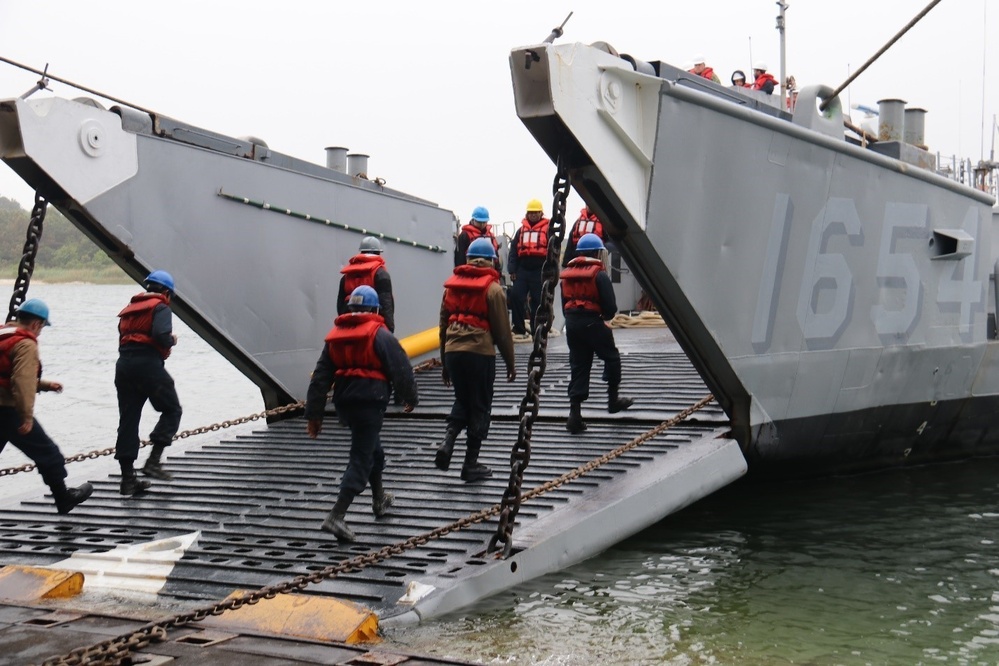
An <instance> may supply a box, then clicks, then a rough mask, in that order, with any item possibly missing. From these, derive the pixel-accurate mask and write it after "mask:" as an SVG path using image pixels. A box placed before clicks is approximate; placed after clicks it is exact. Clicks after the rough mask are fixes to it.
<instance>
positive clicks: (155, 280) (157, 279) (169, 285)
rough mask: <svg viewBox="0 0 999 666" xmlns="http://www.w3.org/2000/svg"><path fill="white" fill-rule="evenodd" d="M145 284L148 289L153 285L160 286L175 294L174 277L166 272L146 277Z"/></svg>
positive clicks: (157, 272)
mask: <svg viewBox="0 0 999 666" xmlns="http://www.w3.org/2000/svg"><path fill="white" fill-rule="evenodd" d="M143 284H144V285H145V286H146V288H147V289H148V288H149V285H151V284H158V285H159V286H161V287H164V288H165V289H166V290H167V291H169V292H170V293H171V294H172V293H173V276H172V275H170V274H169V273H167V272H166V271H153V272H152V273H150V274H149V275H147V276H146V279H145V280H144V281H143Z"/></svg>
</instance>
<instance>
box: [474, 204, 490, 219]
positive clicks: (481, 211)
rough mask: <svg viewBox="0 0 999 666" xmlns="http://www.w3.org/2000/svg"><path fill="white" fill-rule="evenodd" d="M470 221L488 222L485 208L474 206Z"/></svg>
mask: <svg viewBox="0 0 999 666" xmlns="http://www.w3.org/2000/svg"><path fill="white" fill-rule="evenodd" d="M472 219H473V220H475V221H476V222H488V221H489V211H488V210H486V207H485V206H476V207H475V210H473V211H472Z"/></svg>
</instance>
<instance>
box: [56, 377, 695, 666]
mask: <svg viewBox="0 0 999 666" xmlns="http://www.w3.org/2000/svg"><path fill="white" fill-rule="evenodd" d="M431 367H432V366H431ZM713 399H714V397H713V396H711V395H707V396H705V397H703V398H701V400H699V401H698V402H697V403H695V404H694V405H691V406H690V407H688V408H686V409H684V410H683V411H682V412H679V413H678V414H677V415H676V416H674V417H673V418H671V419H669V420H667V421H663V422H662V423H660V424H659V425H657V426H656V427H654V428H652V429H651V430H648V431H646V432H644V433H642V434H641V435H639V436H637V437H635V438H634V439H632V440H631V441H629V442H627V443H625V444H622V445H621V446H619V447H617V448H616V449H614V450H613V451H610V452H609V453H606V454H604V455H602V456H601V457H599V458H595V459H593V460H591V461H589V462H587V463H585V464H583V465H580V466H579V467H576V468H575V469H572V470H570V471H568V472H566V473H565V474H563V475H562V476H559V477H557V478H555V479H552V480H551V481H547V482H545V483H543V484H541V485H540V486H537V487H535V488H533V489H531V490H529V491H528V492H527V493H525V494H524V495H523V496H522V497H520V498H518V499H519V501H527V500H531V499H534V498H536V497H540V496H541V495H543V494H545V493H546V492H548V491H550V490H554V489H556V488H559V487H560V486H563V485H565V484H566V483H569V482H570V481H573V480H574V479H577V478H579V477H581V476H583V475H585V474H586V473H588V472H591V471H593V470H594V469H596V468H598V467H600V466H601V465H604V464H606V463H608V462H610V461H611V460H614V459H615V458H617V457H619V456H621V455H623V454H624V453H627V452H628V451H630V450H632V449H634V448H636V447H638V446H640V445H642V444H643V443H645V442H647V441H648V440H650V439H652V438H654V437H656V436H658V435H660V434H662V433H663V432H665V431H666V430H668V429H669V428H672V427H673V426H675V425H677V424H678V423H680V422H682V421H685V420H686V419H687V418H689V417H690V416H691V415H692V414H693V413H694V412H696V411H698V410H699V409H702V408H703V407H705V406H706V405H707V404H709V403H710V402H711V401H712V400H713ZM518 506H519V502H518ZM503 511H505V508H504V507H503V505H502V504H494V505H492V506H491V507H488V508H485V509H482V510H480V511H477V512H475V513H472V514H469V515H467V516H465V517H463V518H459V519H458V520H456V521H455V522H453V523H451V524H449V525H443V526H441V527H438V528H435V529H433V530H431V531H429V532H424V533H423V534H418V535H416V536H412V537H410V538H408V539H406V540H405V541H400V542H398V543H394V544H389V545H388V546H383V547H382V548H380V549H378V550H376V551H374V552H371V553H366V554H364V555H357V556H355V557H353V558H351V559H349V560H344V561H342V562H340V563H338V564H332V565H330V566H328V567H325V568H324V569H321V570H319V571H314V572H312V573H309V574H302V575H300V576H296V577H294V578H292V579H290V580H287V581H283V582H281V583H275V584H274V585H268V586H266V587H262V588H260V589H259V590H255V591H253V592H248V593H246V594H244V595H243V596H240V597H236V598H234V599H228V600H226V601H220V602H218V603H215V604H212V605H211V606H206V607H203V608H199V609H197V610H193V611H188V612H186V613H181V614H179V615H176V616H174V617H171V618H167V619H163V620H157V621H155V622H150V623H148V624H146V625H144V626H142V627H139V628H138V629H136V630H135V631H134V632H132V633H131V634H127V635H122V636H117V637H115V638H110V639H108V640H105V641H102V642H100V643H96V644H94V645H90V646H87V647H81V648H76V649H75V650H72V651H70V652H68V653H66V654H64V655H62V656H60V657H54V658H52V659H48V660H46V661H45V662H43V666H78V665H81V664H87V665H88V666H96V665H98V664H101V665H117V664H121V663H123V662H125V661H126V660H128V659H129V658H130V655H131V653H132V652H133V651H136V650H141V649H142V648H144V647H146V646H147V645H149V644H150V643H152V642H161V641H164V640H166V638H167V630H168V629H175V628H178V627H182V626H184V625H186V624H189V623H191V622H200V621H201V620H204V619H206V618H208V617H210V616H218V615H221V614H222V613H225V612H226V611H229V610H238V609H239V608H242V607H243V606H252V605H254V604H256V603H258V602H260V601H261V600H263V599H273V598H274V597H276V596H277V595H279V594H287V593H290V592H297V591H299V590H303V589H305V588H306V587H308V586H309V585H311V584H318V583H321V582H323V581H325V580H332V579H333V578H335V577H336V576H338V575H340V574H343V573H354V572H357V571H360V570H362V569H364V568H366V567H369V566H371V565H374V564H378V563H379V562H382V561H384V560H387V559H389V558H391V557H393V556H395V555H401V554H402V553H404V552H406V551H409V550H413V549H414V548H420V547H422V546H425V545H426V544H428V543H429V542H431V541H433V540H435V539H440V538H442V537H445V536H447V535H448V534H451V533H452V532H458V531H460V530H463V529H465V528H466V527H470V526H472V525H476V524H479V523H482V522H484V521H486V520H488V519H489V518H492V517H493V516H496V515H499V514H502V512H503Z"/></svg>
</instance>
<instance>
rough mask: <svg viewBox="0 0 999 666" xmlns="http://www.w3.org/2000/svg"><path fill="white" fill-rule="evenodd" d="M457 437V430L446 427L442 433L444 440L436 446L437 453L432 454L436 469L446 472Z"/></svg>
mask: <svg viewBox="0 0 999 666" xmlns="http://www.w3.org/2000/svg"><path fill="white" fill-rule="evenodd" d="M456 439H458V431H457V430H455V429H454V428H448V429H447V432H446V433H445V434H444V441H443V442H441V445H440V446H439V447H438V448H437V455H435V456H434V464H435V465H437V469H439V470H441V471H442V472H446V471H447V470H448V468H449V467H451V454H453V453H454V441H455V440H456Z"/></svg>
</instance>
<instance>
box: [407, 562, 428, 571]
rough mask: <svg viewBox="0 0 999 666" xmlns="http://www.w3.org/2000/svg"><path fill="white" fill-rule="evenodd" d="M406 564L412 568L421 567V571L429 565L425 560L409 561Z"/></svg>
mask: <svg viewBox="0 0 999 666" xmlns="http://www.w3.org/2000/svg"><path fill="white" fill-rule="evenodd" d="M406 566H407V567H409V568H410V569H419V570H420V571H423V570H424V569H426V568H427V565H426V564H424V563H423V562H407V563H406Z"/></svg>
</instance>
